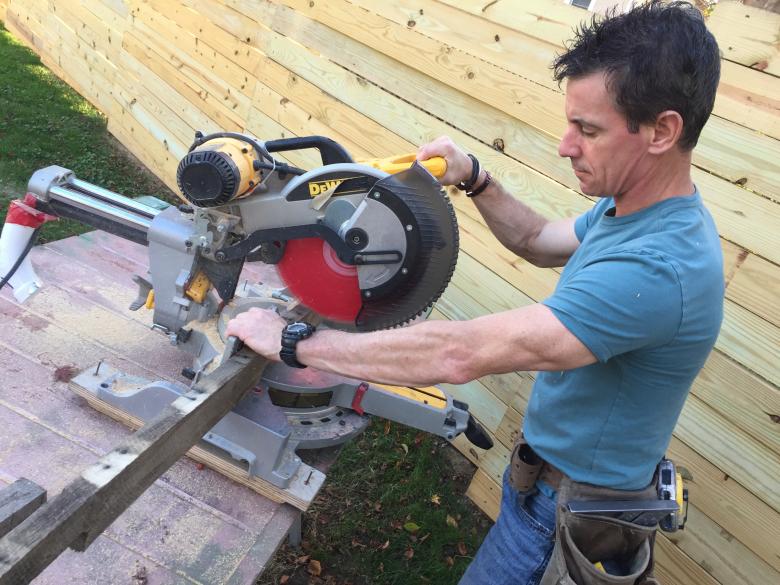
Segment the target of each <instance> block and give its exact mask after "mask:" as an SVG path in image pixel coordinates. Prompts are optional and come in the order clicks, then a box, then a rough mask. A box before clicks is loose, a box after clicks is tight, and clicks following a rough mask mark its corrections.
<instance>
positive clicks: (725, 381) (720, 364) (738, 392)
mask: <svg viewBox="0 0 780 585" xmlns="http://www.w3.org/2000/svg"><path fill="white" fill-rule="evenodd" d="M691 392H692V393H693V395H694V396H697V397H699V398H700V399H701V400H702V401H703V402H704V403H705V404H707V406H709V407H710V408H712V409H714V410H715V411H716V412H717V413H718V414H719V415H721V416H723V417H724V418H725V419H727V420H729V421H731V423H732V424H733V425H734V426H735V427H736V428H739V429H741V430H742V431H745V432H746V433H748V434H750V435H751V436H752V437H754V438H755V439H756V440H757V441H759V442H761V443H762V444H763V445H765V446H766V447H768V448H770V449H771V450H772V451H774V452H775V453H776V454H780V436H778V423H777V422H775V421H776V420H777V418H776V417H777V415H778V414H780V391H778V389H777V388H776V387H775V386H772V385H771V384H768V383H767V382H766V381H765V380H763V379H762V378H760V377H759V376H756V375H755V374H753V373H752V372H751V371H750V370H748V369H747V368H745V367H744V366H743V365H741V364H740V363H738V362H735V361H734V360H732V359H730V358H729V357H727V356H726V355H725V354H724V353H722V352H721V351H719V350H714V351H713V352H712V353H711V354H710V356H709V358H708V359H707V362H706V363H705V364H704V368H702V370H701V372H700V373H699V375H698V377H697V378H696V380H695V381H694V383H693V387H692V388H691ZM714 439H715V437H713V440H714Z"/></svg>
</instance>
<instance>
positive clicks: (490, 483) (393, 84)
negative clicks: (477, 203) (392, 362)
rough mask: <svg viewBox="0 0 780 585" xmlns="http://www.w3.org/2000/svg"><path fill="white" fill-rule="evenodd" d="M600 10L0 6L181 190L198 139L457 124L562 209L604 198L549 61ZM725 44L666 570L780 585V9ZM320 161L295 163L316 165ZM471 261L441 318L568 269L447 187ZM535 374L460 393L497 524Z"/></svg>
mask: <svg viewBox="0 0 780 585" xmlns="http://www.w3.org/2000/svg"><path fill="white" fill-rule="evenodd" d="M587 17H588V13H586V12H585V11H582V10H580V9H578V8H574V7H571V6H567V5H565V4H563V3H561V2H559V1H556V0H522V1H521V0H498V1H490V0H439V1H433V0H398V1H396V2H383V1H379V0H352V1H351V2H350V1H346V0H328V1H327V2H326V1H320V0H314V1H313V2H312V1H310V0H280V1H278V2H268V1H262V0H202V1H198V2H194V1H189V0H188V1H175V2H174V1H169V0H147V1H143V2H141V1H136V0H89V1H88V0H82V1H81V2H78V1H75V0H74V1H73V2H67V3H60V2H51V1H45V0H0V18H2V19H3V21H4V22H5V26H6V27H7V28H8V29H9V30H10V31H11V32H12V33H13V34H14V35H15V36H16V37H17V38H19V39H21V40H22V41H24V42H25V43H26V44H27V45H29V46H30V47H31V48H33V49H34V50H35V51H36V52H37V53H38V54H39V55H40V56H41V58H42V60H43V62H44V63H45V64H46V65H47V66H49V67H50V68H51V69H52V70H53V71H54V72H55V73H56V74H58V75H59V76H60V77H62V78H63V79H64V80H66V81H67V82H68V83H69V84H70V85H72V86H73V87H74V88H75V89H76V90H78V91H79V92H80V93H81V94H82V95H84V97H86V98H87V99H88V100H90V101H91V102H92V103H93V104H95V106H96V107H98V108H99V109H100V110H101V111H102V112H104V113H105V115H106V116H107V117H108V128H109V130H110V131H111V132H112V133H113V134H114V135H115V136H116V137H117V138H118V139H119V140H120V141H122V143H123V144H124V145H125V146H126V147H128V148H129V149H130V150H131V151H132V152H133V153H134V154H135V155H136V156H137V157H138V158H140V159H141V160H142V161H143V162H144V163H145V164H146V165H147V166H148V167H149V168H150V169H152V170H153V171H154V172H155V173H156V174H157V175H158V176H159V177H160V178H161V179H162V180H164V181H166V182H167V183H168V184H169V185H170V186H171V188H173V189H174V190H175V188H176V187H175V184H174V181H175V169H176V164H177V163H178V161H179V159H180V158H181V157H182V156H183V155H184V154H185V153H186V150H187V146H188V145H189V144H190V142H191V140H192V137H193V135H194V132H195V130H203V131H205V132H210V131H220V130H226V131H243V132H248V133H251V134H254V135H256V136H258V137H260V138H261V139H263V140H270V139H276V138H281V137H290V136H294V135H311V134H322V135H325V136H329V137H331V138H333V139H335V140H336V141H337V142H339V143H340V144H342V145H343V146H345V147H346V148H347V149H348V150H349V151H350V152H351V154H352V155H353V156H355V157H377V156H390V155H395V154H398V153H402V152H411V151H414V150H415V149H416V147H417V146H418V145H419V144H421V143H423V142H425V141H428V140H430V139H432V138H434V137H435V136H437V135H440V134H444V133H447V134H449V135H450V136H452V137H453V138H454V139H455V140H456V142H458V143H460V144H461V145H463V146H464V147H465V148H466V149H468V150H469V151H471V152H473V153H474V154H476V155H477V156H478V157H479V159H480V160H481V161H482V163H483V165H484V166H485V167H487V168H489V169H490V170H491V172H492V173H494V174H495V176H496V177H497V178H498V179H499V180H501V182H502V183H504V184H505V185H506V186H508V187H509V188H510V189H511V190H512V191H513V192H514V193H516V194H517V196H518V197H521V198H522V199H523V200H524V201H526V202H528V203H529V204H530V205H531V206H533V207H534V208H535V209H537V210H538V211H540V212H542V213H544V214H546V215H547V216H549V217H553V218H558V217H565V216H571V215H574V214H578V213H581V212H584V211H585V210H587V209H588V208H589V207H590V206H591V205H592V201H591V200H590V199H589V198H588V197H585V196H583V195H582V194H580V193H579V192H577V190H576V188H577V181H576V179H575V177H574V176H573V174H572V173H571V170H570V165H569V163H568V161H567V160H565V159H560V158H558V156H557V152H556V148H557V142H558V139H559V137H560V136H561V134H562V132H563V130H564V125H565V119H564V116H563V100H564V96H563V93H562V91H561V90H560V89H559V88H558V87H557V85H556V84H555V83H554V82H553V81H552V80H551V74H550V70H549V64H550V62H551V61H552V59H553V57H554V55H555V54H556V52H557V51H559V50H560V48H561V47H562V45H563V41H564V40H565V39H567V38H569V37H570V36H571V29H572V27H574V26H575V25H576V24H577V23H578V22H580V20H581V19H584V18H587ZM708 22H709V26H710V28H711V30H712V31H713V32H714V33H715V35H716V36H717V38H718V41H719V44H720V46H721V50H722V53H723V61H722V69H723V73H722V80H721V85H720V89H719V93H718V98H717V101H716V104H715V112H714V115H713V117H712V118H711V119H710V122H709V123H708V124H707V127H706V128H705V129H704V133H703V134H702V137H701V140H700V143H699V146H698V148H697V149H696V150H695V152H694V164H695V169H694V180H695V182H696V184H697V185H698V187H699V189H700V190H701V192H702V195H703V197H704V199H705V200H706V204H707V206H708V207H709V209H710V210H711V212H712V214H713V216H714V217H715V221H716V222H717V224H718V227H719V229H720V234H721V238H722V239H721V242H722V246H723V253H724V257H725V274H724V277H725V280H726V283H727V289H726V297H727V299H726V306H725V314H726V318H725V322H724V325H723V329H722V332H721V335H720V338H719V340H718V343H717V345H716V349H715V351H714V352H713V354H712V356H711V357H710V359H709V360H708V362H707V364H706V366H705V368H704V370H703V371H702V373H701V375H700V376H699V378H698V379H697V381H696V383H695V384H694V387H693V390H692V393H691V396H690V398H689V399H688V401H687V404H686V406H685V409H684V411H683V414H682V417H681V418H680V422H679V424H678V425H677V428H676V430H675V435H674V439H673V441H672V444H671V447H670V450H669V456H670V457H672V458H674V459H675V460H676V461H677V462H678V463H679V464H680V465H683V466H685V467H687V468H688V469H689V470H690V471H691V472H692V474H693V477H694V479H693V481H692V482H690V484H689V485H690V488H691V506H690V519H689V522H688V525H687V527H686V530H685V531H683V532H679V533H676V534H675V535H674V536H667V535H659V539H658V544H659V546H658V557H659V558H658V564H659V567H658V573H659V574H660V577H661V579H662V580H663V582H664V583H668V584H680V585H717V584H718V583H721V584H723V585H755V584H769V583H778V582H780V554H779V553H780V551H779V550H778V543H780V489H778V477H780V424H778V423H779V422H780V390H779V389H778V384H780V367H778V364H780V229H779V228H780V79H778V75H780V55H779V54H778V48H777V42H776V41H777V36H778V33H779V32H780V15H778V14H774V13H771V12H767V11H762V10H758V9H753V8H748V7H745V6H742V5H741V4H739V3H737V2H729V1H724V0H722V1H721V2H720V3H719V4H718V5H716V7H715V9H714V11H713V12H712V14H711V15H710V16H709V17H708ZM308 156H309V155H307V154H306V153H305V152H300V153H294V154H290V156H289V160H290V162H292V163H293V164H296V165H298V166H301V167H312V166H315V165H317V164H318V163H317V161H316V160H314V158H313V157H314V156H316V154H315V153H312V155H311V156H312V158H307V157H308ZM453 200H454V203H455V206H456V208H457V213H458V221H459V224H460V229H461V245H462V248H461V256H460V261H459V265H458V269H457V271H456V273H455V276H454V278H453V282H452V284H451V285H450V286H449V288H448V289H447V291H446V292H445V294H444V297H443V299H442V300H441V301H440V302H439V303H438V304H437V309H436V311H435V312H434V317H436V318H443V319H467V318H472V317H477V316H479V315H483V314H486V313H490V312H494V311H501V310H504V309H510V308H513V307H518V306H522V305H527V304H529V303H532V302H535V301H539V300H541V299H543V298H545V297H546V296H547V295H549V294H550V293H551V292H552V290H553V288H554V286H555V283H556V280H557V278H558V271H556V270H552V269H541V268H536V267H534V266H532V265H530V264H528V263H527V262H525V261H523V260H521V259H518V258H516V257H514V256H513V255H511V254H510V253H509V252H508V251H506V250H504V249H502V248H501V247H500V246H499V244H498V243H497V242H496V241H495V239H494V238H493V237H492V236H491V235H490V234H489V232H488V229H487V228H486V226H485V225H484V223H483V222H482V221H481V220H480V218H479V214H478V213H477V212H476V209H475V208H474V206H473V205H472V204H471V203H470V202H469V201H468V200H467V199H466V198H465V197H462V196H457V195H455V196H454V199H453ZM532 382H533V376H532V375H531V374H527V373H515V374H507V375H501V376H488V377H486V378H483V379H481V380H480V381H478V382H473V383H471V384H466V385H463V386H459V387H453V388H450V390H451V391H452V392H453V393H454V394H455V396H456V397H457V398H458V399H460V400H463V401H465V402H468V403H469V404H470V405H471V411H472V412H473V413H474V414H475V415H476V416H477V417H478V418H479V419H480V421H481V422H482V423H483V424H484V425H485V427H486V428H487V429H488V430H489V431H490V432H491V433H492V434H493V435H494V437H495V439H496V446H495V447H494V448H493V449H492V450H490V451H488V452H479V451H478V450H477V449H475V448H474V447H471V446H470V445H469V444H468V443H467V442H466V441H465V440H462V441H460V442H457V444H458V446H459V448H461V449H462V450H463V452H464V454H465V455H466V456H468V457H469V458H470V459H471V460H472V461H474V463H475V464H476V465H477V466H478V470H477V473H476V475H475V477H474V479H473V481H472V483H471V486H470V487H469V494H470V496H471V497H472V498H473V499H474V500H475V501H476V502H477V504H478V505H479V506H480V507H482V509H483V510H485V511H486V512H487V513H488V514H490V515H491V516H495V514H496V513H497V510H498V502H499V496H500V489H499V481H500V476H501V473H502V471H503V469H504V466H505V465H506V462H507V456H508V452H509V447H510V446H511V444H512V441H513V439H514V435H515V433H516V432H517V430H518V428H519V426H520V424H521V422H522V417H523V413H524V411H525V405H526V401H527V398H528V395H529V392H530V389H531V384H532Z"/></svg>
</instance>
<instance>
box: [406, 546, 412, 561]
mask: <svg viewBox="0 0 780 585" xmlns="http://www.w3.org/2000/svg"><path fill="white" fill-rule="evenodd" d="M413 556H414V549H411V548H407V549H406V552H404V558H405V559H406V560H407V561H410V560H411V559H412V557H413Z"/></svg>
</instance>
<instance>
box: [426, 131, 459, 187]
mask: <svg viewBox="0 0 780 585" xmlns="http://www.w3.org/2000/svg"><path fill="white" fill-rule="evenodd" d="M434 156H440V157H443V158H444V159H445V160H446V161H447V172H445V173H444V175H443V176H442V177H441V178H440V179H439V182H440V183H441V184H442V185H456V184H458V183H460V182H462V181H468V180H469V179H470V178H471V166H472V163H471V159H470V158H469V157H468V155H467V154H466V153H465V152H463V150H461V149H460V148H459V147H458V145H457V144H455V143H454V142H453V141H452V139H451V138H450V137H449V136H439V137H438V138H437V139H436V140H434V141H433V142H429V143H428V144H423V145H422V146H421V147H420V148H419V150H418V151H417V160H428V159H429V158H433V157H434Z"/></svg>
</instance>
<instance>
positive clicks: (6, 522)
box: [0, 477, 46, 538]
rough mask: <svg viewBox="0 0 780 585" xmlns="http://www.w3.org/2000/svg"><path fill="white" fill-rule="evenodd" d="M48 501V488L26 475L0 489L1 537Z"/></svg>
mask: <svg viewBox="0 0 780 585" xmlns="http://www.w3.org/2000/svg"><path fill="white" fill-rule="evenodd" d="M45 501H46V490H45V489H43V488H42V487H41V486H39V485H38V484H37V483H35V482H34V481H30V480H29V479H26V478H24V477H22V478H20V479H17V480H16V481H15V482H13V483H12V484H11V485H8V486H6V487H4V488H2V489H0V538H2V537H3V536H5V535H6V534H8V533H9V532H10V531H11V530H13V529H14V528H16V526H18V525H19V523H21V522H22V520H24V519H25V518H27V517H28V516H29V515H30V514H32V513H33V512H34V511H35V510H37V509H38V508H39V507H40V506H41V505H42V504H43V503H44V502H45Z"/></svg>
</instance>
